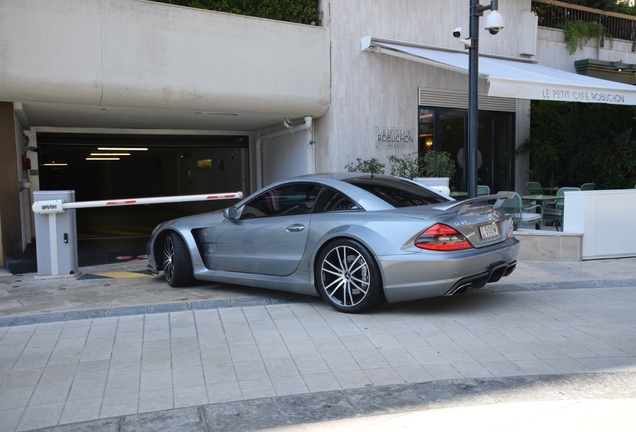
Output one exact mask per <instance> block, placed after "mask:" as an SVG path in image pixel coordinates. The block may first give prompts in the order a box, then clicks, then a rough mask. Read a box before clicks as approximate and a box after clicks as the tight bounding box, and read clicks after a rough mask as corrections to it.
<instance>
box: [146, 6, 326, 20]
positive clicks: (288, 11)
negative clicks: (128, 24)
mask: <svg viewBox="0 0 636 432" xmlns="http://www.w3.org/2000/svg"><path fill="white" fill-rule="evenodd" d="M151 1H156V2H159V3H168V4H173V5H179V6H188V7H193V8H199V9H207V10H214V11H219V12H228V13H233V14H239V15H247V16H253V17H259V18H269V19H274V20H279V21H288V22H294V23H300V24H311V25H320V17H321V13H320V11H319V10H318V0H151Z"/></svg>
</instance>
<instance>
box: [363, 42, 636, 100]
mask: <svg viewBox="0 0 636 432" xmlns="http://www.w3.org/2000/svg"><path fill="white" fill-rule="evenodd" d="M362 50H363V51H372V52H380V53H383V54H388V55H392V56H396V57H400V58H405V59H408V60H413V61H416V62H419V63H424V64H427V65H432V66H437V67H441V68H444V69H449V70H452V71H456V72H460V73H464V74H468V54H467V53H465V52H462V51H459V50H448V49H443V48H436V47H430V46H423V45H417V44H411V43H408V42H401V41H395V40H389V39H381V38H375V37H371V36H365V37H363V38H362ZM479 75H480V77H481V78H485V79H486V80H487V81H488V83H489V88H488V96H494V97H505V98H514V99H531V100H552V101H566V102H587V103H607V104H615V105H636V87H635V86H631V85H628V84H621V83H617V82H614V81H608V80H603V79H598V78H592V77H588V76H584V75H578V74H575V73H571V72H565V71H562V70H559V69H552V68H549V67H545V66H541V65H539V64H536V63H534V62H527V61H524V60H522V59H519V60H516V59H514V60H513V59H511V58H500V57H487V56H484V55H480V56H479Z"/></svg>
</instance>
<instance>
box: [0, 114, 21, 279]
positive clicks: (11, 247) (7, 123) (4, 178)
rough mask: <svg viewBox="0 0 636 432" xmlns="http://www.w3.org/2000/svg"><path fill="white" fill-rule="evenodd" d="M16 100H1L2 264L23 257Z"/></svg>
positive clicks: (0, 217) (0, 192)
mask: <svg viewBox="0 0 636 432" xmlns="http://www.w3.org/2000/svg"><path fill="white" fill-rule="evenodd" d="M15 146H16V144H15V118H14V115H13V103H12V102H0V155H2V157H0V267H5V263H6V260H7V258H15V259H17V258H22V252H23V251H22V237H21V232H22V230H21V221H20V195H19V185H18V164H17V160H18V154H17V150H16V147H15Z"/></svg>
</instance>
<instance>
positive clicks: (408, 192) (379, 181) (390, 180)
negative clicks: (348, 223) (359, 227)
mask: <svg viewBox="0 0 636 432" xmlns="http://www.w3.org/2000/svg"><path fill="white" fill-rule="evenodd" d="M343 181H344V182H346V183H350V184H352V185H354V186H357V187H359V188H361V189H364V190H365V191H367V192H370V193H372V194H373V195H375V196H377V197H378V198H380V199H382V200H384V201H386V202H387V203H389V204H391V205H392V206H393V207H396V208H397V207H413V206H421V205H428V204H440V203H445V202H448V201H450V200H449V199H447V198H444V197H441V196H439V195H437V194H435V193H434V192H431V191H429V190H427V189H425V188H423V187H419V186H417V185H414V184H413V183H411V182H409V181H406V180H403V179H400V178H398V177H386V176H364V177H352V178H348V179H344V180H343Z"/></svg>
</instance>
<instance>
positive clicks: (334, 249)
mask: <svg viewBox="0 0 636 432" xmlns="http://www.w3.org/2000/svg"><path fill="white" fill-rule="evenodd" d="M318 263H319V264H318V277H319V282H318V288H319V291H320V293H321V295H322V296H323V298H324V299H325V300H327V302H329V304H330V305H331V306H332V307H333V308H334V309H337V310H339V311H342V312H352V313H355V312H362V311H365V310H367V309H369V308H371V307H374V306H376V305H378V304H379V303H380V302H381V301H382V300H383V296H382V293H381V291H382V289H381V283H380V276H379V273H378V271H377V267H376V265H375V261H374V259H373V257H372V256H371V254H370V253H369V252H368V251H367V250H366V248H364V247H363V246H362V245H361V244H359V243H358V242H355V241H352V240H345V239H343V240H339V241H337V242H335V243H333V244H331V245H329V246H328V247H327V248H326V249H325V250H324V251H323V252H322V253H321V254H320V257H319V260H318Z"/></svg>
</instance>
